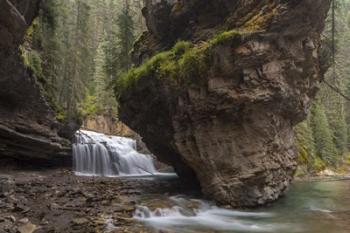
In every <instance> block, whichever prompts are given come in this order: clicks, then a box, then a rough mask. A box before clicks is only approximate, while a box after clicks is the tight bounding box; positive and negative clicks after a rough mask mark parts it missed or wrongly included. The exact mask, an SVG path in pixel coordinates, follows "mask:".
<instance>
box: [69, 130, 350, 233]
mask: <svg viewBox="0 0 350 233" xmlns="http://www.w3.org/2000/svg"><path fill="white" fill-rule="evenodd" d="M76 141H77V142H76V143H75V144H74V145H73V158H74V170H75V172H76V174H77V175H85V176H112V177H114V176H129V177H130V176H133V177H137V178H143V179H144V178H149V177H153V178H154V177H157V179H159V178H160V177H161V178H162V179H169V178H174V177H175V176H174V175H173V174H163V176H161V173H158V172H157V170H156V169H155V166H154V163H153V158H152V156H150V155H145V154H141V153H139V152H137V150H136V142H135V141H134V140H132V139H129V138H124V137H116V136H107V135H104V134H100V133H95V132H91V131H83V130H81V131H78V132H77V134H76ZM349 194H350V181H331V182H296V183H295V184H294V185H292V187H291V190H290V191H289V192H288V194H287V195H286V196H285V197H284V198H281V199H280V200H279V201H277V202H275V203H273V204H271V205H270V206H268V207H264V208H259V209H255V210H244V211H242V210H230V209H224V208H219V207H217V206H215V205H214V204H213V203H211V202H209V201H204V200H199V199H193V198H191V197H187V196H173V197H168V196H167V195H166V194H164V195H161V196H158V197H154V196H152V195H151V196H150V197H149V198H147V197H146V198H145V199H144V200H143V201H141V204H142V205H140V206H138V207H137V209H136V210H135V212H134V219H135V220H137V221H139V222H140V223H142V224H144V225H145V226H147V227H149V228H150V229H151V230H154V232H172V233H245V232H248V233H253V232H266V233H350V195H349ZM108 224H109V225H108V226H110V228H113V223H112V221H111V222H109V223H108Z"/></svg>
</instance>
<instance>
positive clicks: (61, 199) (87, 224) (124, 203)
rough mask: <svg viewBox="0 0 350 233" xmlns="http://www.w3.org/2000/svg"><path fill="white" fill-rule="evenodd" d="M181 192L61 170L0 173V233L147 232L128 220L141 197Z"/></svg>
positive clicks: (175, 186) (173, 183) (176, 186)
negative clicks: (77, 174)
mask: <svg viewBox="0 0 350 233" xmlns="http://www.w3.org/2000/svg"><path fill="white" fill-rule="evenodd" d="M180 193H181V194H183V193H186V188H185V187H183V186H182V185H181V184H180V182H179V181H178V180H176V179H172V180H171V179H170V180H163V181H162V180H150V179H145V180H141V181H140V180H132V179H121V178H103V177H77V176H75V175H74V174H73V173H72V172H71V171H69V170H65V169H50V170H43V171H33V170H12V171H4V170H2V171H1V172H0V233H3V232H10V233H17V232H20V233H32V232H34V230H35V233H48V232H52V233H55V232H57V233H63V232H65V233H70V232H77V233H88V232H118V233H120V232H145V233H146V232H148V230H147V229H145V228H144V226H142V225H141V224H139V223H138V222H135V221H134V220H133V219H132V214H133V212H134V211H135V208H136V206H137V205H138V204H139V203H140V201H141V199H142V198H143V196H144V195H145V194H147V195H151V196H152V195H154V196H159V195H166V196H171V195H177V194H180Z"/></svg>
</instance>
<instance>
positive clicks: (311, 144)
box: [295, 119, 317, 172]
mask: <svg viewBox="0 0 350 233" xmlns="http://www.w3.org/2000/svg"><path fill="white" fill-rule="evenodd" d="M295 132H296V146H297V149H298V157H299V164H305V165H306V167H307V170H308V171H309V172H311V171H312V170H313V169H314V166H315V160H316V159H317V158H316V148H315V140H314V136H313V134H312V129H311V126H310V119H307V120H306V121H304V122H302V123H300V124H299V125H298V126H297V127H295Z"/></svg>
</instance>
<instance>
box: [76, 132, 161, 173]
mask: <svg viewBox="0 0 350 233" xmlns="http://www.w3.org/2000/svg"><path fill="white" fill-rule="evenodd" d="M75 137H76V143H74V144H73V164H74V168H73V169H74V171H75V173H76V174H77V175H85V176H128V175H134V176H135V175H136V176H137V175H141V176H143V175H155V174H157V170H156V169H155V167H154V163H153V158H152V156H151V155H145V154H141V153H139V152H137V150H136V141H135V140H133V139H130V138H125V137H117V136H108V135H105V134H101V133H96V132H92V131H86V130H79V131H78V132H77V133H76V135H75Z"/></svg>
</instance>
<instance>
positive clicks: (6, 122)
mask: <svg viewBox="0 0 350 233" xmlns="http://www.w3.org/2000/svg"><path fill="white" fill-rule="evenodd" d="M40 2H41V1H40V0H28V1H17V0H2V1H1V2H0V87H1V88H0V159H1V158H2V157H4V156H7V157H12V158H17V159H20V160H28V161H30V160H31V159H32V158H39V159H52V160H53V159H58V158H60V155H68V154H69V150H70V142H69V140H67V139H66V138H68V139H70V138H69V137H70V136H72V135H73V133H74V131H75V129H76V127H77V125H74V124H73V126H71V123H69V124H67V125H64V124H62V123H59V122H58V121H57V120H56V114H55V113H54V112H53V110H52V108H51V107H50V105H49V104H48V102H47V100H46V97H45V95H44V90H43V89H42V87H41V86H40V85H39V84H38V81H37V80H35V78H34V77H32V74H31V72H30V71H29V70H28V69H27V68H25V66H24V64H23V62H22V59H21V57H20V53H19V49H18V47H19V45H20V44H21V43H23V37H24V35H25V32H26V30H27V28H28V27H29V26H30V24H31V23H32V20H33V19H34V17H35V16H36V15H37V13H38V9H39V6H40ZM60 135H61V136H60Z"/></svg>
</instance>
